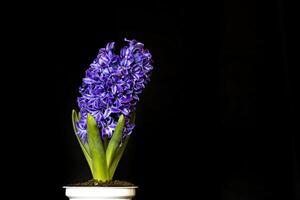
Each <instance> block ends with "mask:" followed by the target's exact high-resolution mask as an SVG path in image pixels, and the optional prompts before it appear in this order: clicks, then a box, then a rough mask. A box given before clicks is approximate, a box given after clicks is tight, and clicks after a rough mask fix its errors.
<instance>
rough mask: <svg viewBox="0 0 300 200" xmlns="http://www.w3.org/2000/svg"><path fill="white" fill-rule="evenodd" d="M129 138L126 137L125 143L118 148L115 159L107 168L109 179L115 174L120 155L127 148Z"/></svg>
mask: <svg viewBox="0 0 300 200" xmlns="http://www.w3.org/2000/svg"><path fill="white" fill-rule="evenodd" d="M129 137H130V136H127V138H126V139H125V141H124V142H123V143H122V145H121V146H120V148H119V149H118V150H117V152H116V155H115V158H114V160H113V162H112V164H111V166H110V168H109V175H110V179H112V178H113V176H114V174H115V171H116V169H117V166H118V164H119V161H120V160H121V158H122V155H123V153H124V150H125V148H126V146H127V143H128V140H129Z"/></svg>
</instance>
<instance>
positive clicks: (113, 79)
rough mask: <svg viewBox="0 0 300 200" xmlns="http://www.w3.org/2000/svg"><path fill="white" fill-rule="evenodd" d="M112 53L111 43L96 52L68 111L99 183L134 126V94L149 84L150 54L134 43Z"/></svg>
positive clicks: (114, 164)
mask: <svg viewBox="0 0 300 200" xmlns="http://www.w3.org/2000/svg"><path fill="white" fill-rule="evenodd" d="M125 41H126V42H128V46H124V47H123V48H121V50H120V54H119V55H118V54H115V52H114V44H115V43H114V42H112V43H108V44H107V45H106V48H101V49H100V50H99V53H98V55H97V57H96V59H95V60H94V61H93V62H92V63H91V64H90V67H89V68H88V69H87V70H86V73H85V77H84V78H83V83H82V85H81V87H80V88H79V92H80V94H81V95H80V97H78V99H77V102H78V106H79V108H80V111H79V112H78V113H77V112H76V111H75V110H73V112H72V122H73V128H74V131H75V135H76V137H77V139H78V142H79V144H80V147H81V149H82V151H83V154H84V156H85V158H86V160H87V163H88V165H89V167H90V170H91V173H92V176H93V178H94V179H96V180H99V181H109V180H112V179H113V176H114V173H115V170H116V168H117V166H118V163H119V161H120V159H121V157H122V155H123V152H124V150H125V147H126V144H127V143H128V140H129V137H130V134H131V132H132V130H133V128H134V126H135V124H134V121H135V111H136V106H137V102H138V101H139V95H140V94H141V93H142V91H143V89H144V88H145V85H146V84H147V83H148V82H149V81H150V75H151V71H152V69H153V67H152V65H151V64H152V59H151V54H150V52H149V51H148V50H147V49H144V45H143V44H142V43H140V42H137V41H136V40H127V39H125Z"/></svg>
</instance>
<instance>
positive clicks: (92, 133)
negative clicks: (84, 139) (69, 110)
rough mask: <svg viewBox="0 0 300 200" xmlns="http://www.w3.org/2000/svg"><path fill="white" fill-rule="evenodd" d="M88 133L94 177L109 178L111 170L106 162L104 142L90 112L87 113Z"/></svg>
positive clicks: (99, 178)
mask: <svg viewBox="0 0 300 200" xmlns="http://www.w3.org/2000/svg"><path fill="white" fill-rule="evenodd" d="M87 133H88V145H89V149H90V155H91V158H92V169H93V177H94V179H96V180H100V181H107V180H109V171H108V168H107V164H106V155H105V150H104V147H103V142H102V139H101V135H100V132H99V129H98V127H97V123H96V120H95V119H94V117H93V116H92V115H90V114H88V115H87Z"/></svg>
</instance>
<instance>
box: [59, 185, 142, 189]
mask: <svg viewBox="0 0 300 200" xmlns="http://www.w3.org/2000/svg"><path fill="white" fill-rule="evenodd" d="M63 188H65V189H79V188H97V189H114V188H115V189H136V188H139V187H138V186H124V187H120V186H119V187H115V186H63Z"/></svg>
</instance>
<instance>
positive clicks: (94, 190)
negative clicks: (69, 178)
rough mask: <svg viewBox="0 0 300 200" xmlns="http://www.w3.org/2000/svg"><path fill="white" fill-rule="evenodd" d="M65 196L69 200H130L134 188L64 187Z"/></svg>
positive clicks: (133, 194)
mask: <svg viewBox="0 0 300 200" xmlns="http://www.w3.org/2000/svg"><path fill="white" fill-rule="evenodd" d="M64 188H65V189H66V196H67V197H69V199H70V200H97V199H99V200H100V199H101V200H121V199H122V200H124V199H128V200H131V199H132V198H133V197H134V196H135V190H136V188H137V187H136V186H132V187H87V186H83V187H78V186H66V187H64Z"/></svg>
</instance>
